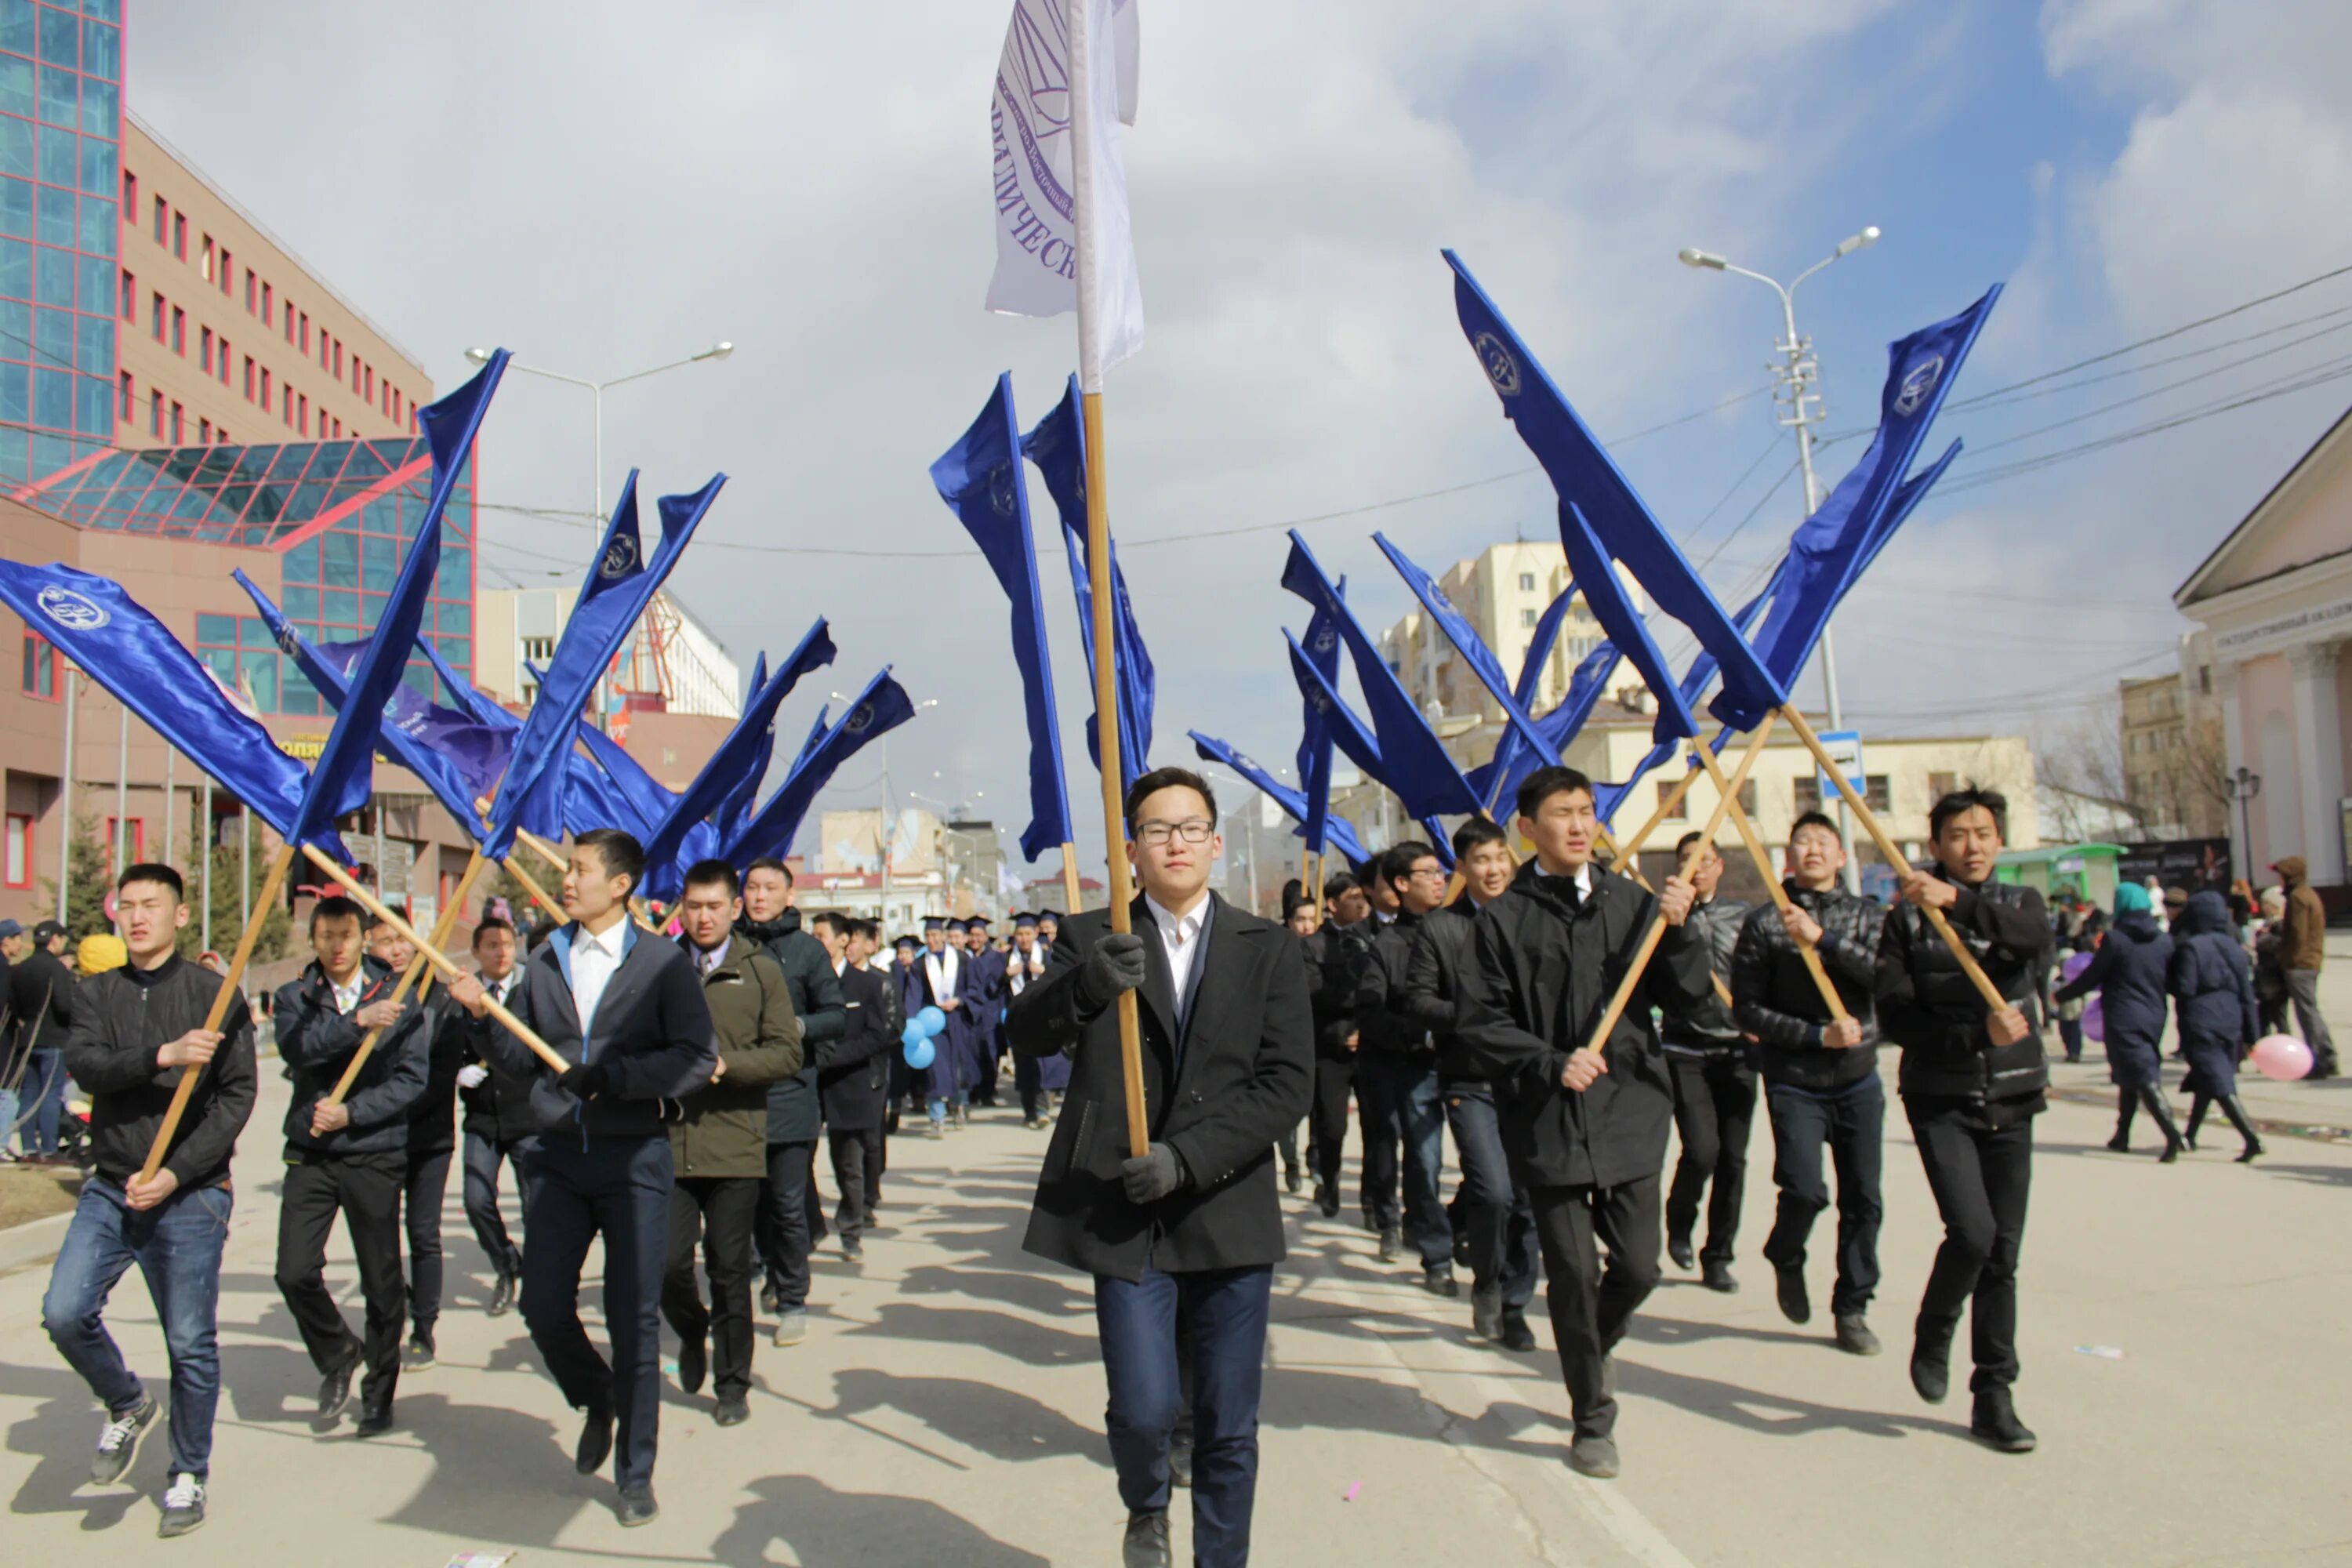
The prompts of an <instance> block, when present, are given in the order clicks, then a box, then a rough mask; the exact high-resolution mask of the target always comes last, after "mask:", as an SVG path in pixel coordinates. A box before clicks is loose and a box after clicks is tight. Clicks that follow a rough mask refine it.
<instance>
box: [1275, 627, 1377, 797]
mask: <svg viewBox="0 0 2352 1568" xmlns="http://www.w3.org/2000/svg"><path fill="white" fill-rule="evenodd" d="M1282 637H1283V641H1284V642H1285V643H1286V644H1288V645H1289V647H1290V673H1291V676H1292V678H1293V679H1296V680H1297V682H1298V695H1299V696H1300V697H1301V698H1303V699H1304V700H1306V703H1307V710H1308V711H1309V712H1311V713H1313V714H1314V715H1315V722H1317V723H1318V724H1320V725H1321V726H1322V727H1323V732H1324V735H1325V737H1326V740H1327V743H1329V744H1334V745H1337V746H1338V747H1339V750H1340V751H1342V752H1346V753H1347V756H1348V760H1349V762H1351V763H1355V764H1356V767H1357V769H1358V770H1359V771H1360V772H1361V773H1363V775H1364V776H1365V777H1366V778H1368V779H1370V780H1371V781H1372V782H1373V783H1374V784H1379V785H1380V786H1381V788H1383V789H1386V790H1388V791H1390V792H1391V794H1393V793H1394V792H1395V788H1396V786H1395V785H1394V784H1390V783H1389V764H1388V760H1387V759H1386V758H1384V757H1382V756H1381V743H1380V742H1379V741H1378V740H1377V739H1375V738H1374V736H1373V734H1372V731H1371V730H1370V728H1369V727H1368V726H1367V725H1366V724H1365V723H1364V721H1362V720H1361V719H1359V718H1357V717H1356V710H1354V709H1352V708H1350V707H1349V706H1348V703H1347V700H1346V699H1345V698H1343V697H1341V696H1340V695H1339V682H1338V679H1336V677H1327V676H1326V675H1325V674H1324V673H1323V667H1322V666H1321V665H1320V664H1318V663H1317V662H1316V660H1315V658H1314V656H1312V655H1311V654H1309V653H1308V652H1307V650H1306V649H1305V648H1303V647H1299V646H1298V639H1297V637H1292V636H1291V635H1290V634H1289V633H1288V632H1285V633H1283V634H1282Z"/></svg>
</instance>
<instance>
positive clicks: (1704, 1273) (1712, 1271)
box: [1698, 1258, 1739, 1296]
mask: <svg viewBox="0 0 2352 1568" xmlns="http://www.w3.org/2000/svg"><path fill="white" fill-rule="evenodd" d="M1698 1267H1699V1274H1698V1282H1699V1283H1700V1284H1702V1285H1704V1286H1706V1288H1707V1289H1710V1290H1719V1291H1721V1292H1722V1293H1723V1294H1725V1295H1727V1296H1731V1295H1737V1294H1738V1290H1739V1281H1738V1280H1737V1279H1733V1278H1732V1277H1731V1265H1730V1264H1728V1263H1726V1262H1725V1261H1724V1260H1723V1259H1721V1258H1708V1259H1706V1261H1705V1262H1703V1263H1701V1264H1700V1265H1699V1266H1698Z"/></svg>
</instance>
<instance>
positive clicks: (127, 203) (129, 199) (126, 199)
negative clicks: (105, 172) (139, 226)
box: [122, 169, 139, 223]
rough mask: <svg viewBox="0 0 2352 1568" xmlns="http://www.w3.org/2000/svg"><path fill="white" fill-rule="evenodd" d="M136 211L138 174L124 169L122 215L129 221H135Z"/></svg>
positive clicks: (137, 207)
mask: <svg viewBox="0 0 2352 1568" xmlns="http://www.w3.org/2000/svg"><path fill="white" fill-rule="evenodd" d="M138 212H139V176H138V175H136V174H132V173H131V171H130V170H128V169H125V170H123V171H122V216H123V217H124V218H125V219H126V220H128V221H129V222H131V223H137V222H138V221H139V218H138V216H137V214H138Z"/></svg>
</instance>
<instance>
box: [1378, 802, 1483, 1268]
mask: <svg viewBox="0 0 2352 1568" xmlns="http://www.w3.org/2000/svg"><path fill="white" fill-rule="evenodd" d="M1380 877H1381V881H1382V882H1383V883H1385V884H1386V885H1387V887H1388V888H1389V889H1390V891H1391V893H1392V894H1393V895H1394V897H1395V902H1396V914H1395V916H1394V918H1392V919H1391V920H1390V921H1388V922H1387V923H1386V924H1384V925H1382V926H1381V928H1380V929H1379V930H1378V931H1376V932H1375V933H1374V934H1373V936H1372V940H1371V944H1370V951H1369V952H1367V953H1366V954H1365V955H1364V960H1363V965H1362V968H1361V970H1360V973H1359V975H1358V980H1357V991H1356V1009H1355V1012H1356V1028H1357V1032H1358V1035H1359V1037H1360V1039H1361V1041H1362V1048H1361V1049H1360V1051H1359V1052H1358V1053H1357V1065H1356V1099H1357V1102H1358V1103H1359V1104H1360V1105H1361V1106H1362V1108H1363V1125H1364V1185H1365V1187H1366V1188H1367V1189H1368V1190H1369V1192H1370V1195H1371V1204H1372V1218H1373V1219H1374V1221H1375V1222H1376V1223H1377V1224H1378V1225H1379V1226H1380V1233H1381V1253H1380V1257H1381V1262H1383V1263H1393V1262H1395V1261H1396V1260H1397V1259H1398V1258H1401V1257H1402V1256H1403V1253H1404V1248H1405V1246H1406V1244H1408V1243H1410V1244H1411V1246H1412V1249H1413V1251H1414V1253H1415V1255H1416V1256H1417V1258H1419V1261H1420V1263H1421V1281H1422V1288H1423V1289H1425V1290H1427V1291H1428V1292H1429V1293H1430V1294H1431V1295H1433V1296H1449V1297H1450V1296H1455V1295H1459V1294H1460V1293H1461V1287H1460V1286H1459V1285H1457V1284H1456V1283H1455V1282H1454V1227H1453V1226H1452V1224H1451V1223H1450V1222H1448V1220H1447V1219H1446V1217H1445V1204H1444V1199H1442V1198H1441V1197H1440V1196H1439V1195H1438V1184H1439V1181H1440V1179H1441V1178H1442V1176H1443V1174H1444V1164H1445V1111H1444V1105H1443V1102H1442V1100H1441V1099H1440V1097H1439V1093H1438V1076H1437V1036H1436V1032H1435V1031H1434V1030H1433V1029H1432V1028H1431V1026H1430V1021H1429V1020H1428V1019H1426V1018H1424V1017H1421V1016H1417V1015H1416V1013H1415V1011H1414V1009H1413V1007H1412V1001H1411V999H1410V998H1409V997H1408V996H1407V994H1406V992H1405V972H1406V971H1407V970H1408V969H1409V968H1410V967H1411V966H1412V948H1413V942H1414V940H1415V938H1416V937H1417V936H1418V935H1419V933H1420V931H1421V926H1422V922H1423V921H1425V920H1427V919H1428V918H1429V916H1430V914H1431V913H1432V912H1433V910H1437V909H1438V908H1439V907H1441V906H1442V905H1443V904H1444V902H1445V864H1444V861H1442V860H1440V859H1438V858H1437V851H1436V850H1434V849H1432V848H1431V847H1429V846H1428V845H1426V844H1422V843H1418V842H1416V841H1413V840H1410V839H1409V840H1407V841H1406V842H1404V843H1402V844H1399V845H1397V846H1395V847H1392V848H1391V849H1390V850H1389V851H1388V852H1387V853H1386V854H1384V855H1382V856H1381V859H1380ZM1448 1021H1449V1022H1450V1021H1451V1020H1450V1019H1449V1020H1448ZM1400 1150H1402V1156H1403V1157H1402V1160H1400V1159H1399V1157H1398V1155H1399V1152H1400ZM1400 1191H1402V1202H1400V1201H1399V1193H1400Z"/></svg>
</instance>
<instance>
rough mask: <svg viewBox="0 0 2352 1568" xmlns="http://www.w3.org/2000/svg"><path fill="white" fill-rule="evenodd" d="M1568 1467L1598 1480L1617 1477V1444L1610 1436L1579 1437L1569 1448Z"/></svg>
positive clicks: (1581, 1474)
mask: <svg viewBox="0 0 2352 1568" xmlns="http://www.w3.org/2000/svg"><path fill="white" fill-rule="evenodd" d="M1568 1468H1570V1469H1571V1470H1574V1471H1575V1472H1576V1473H1577V1474H1578V1475H1580V1476H1591V1478H1592V1479H1594V1480H1596V1481H1608V1480H1614V1479H1617V1470H1618V1461H1617V1444H1616V1442H1615V1440H1614V1439H1612V1438H1609V1437H1579V1438H1577V1439H1576V1441H1575V1442H1574V1443H1573V1444H1572V1445H1571V1446H1570V1448H1569V1450H1568Z"/></svg>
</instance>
